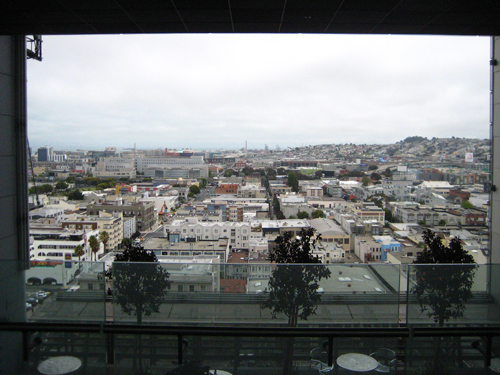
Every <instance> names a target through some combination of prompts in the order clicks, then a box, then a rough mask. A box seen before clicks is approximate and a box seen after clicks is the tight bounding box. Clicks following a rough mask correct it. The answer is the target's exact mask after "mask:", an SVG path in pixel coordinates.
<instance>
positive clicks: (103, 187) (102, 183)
mask: <svg viewBox="0 0 500 375" xmlns="http://www.w3.org/2000/svg"><path fill="white" fill-rule="evenodd" d="M109 187H110V186H109V184H108V183H107V182H101V183H100V184H99V185H97V186H96V189H97V190H104V189H109Z"/></svg>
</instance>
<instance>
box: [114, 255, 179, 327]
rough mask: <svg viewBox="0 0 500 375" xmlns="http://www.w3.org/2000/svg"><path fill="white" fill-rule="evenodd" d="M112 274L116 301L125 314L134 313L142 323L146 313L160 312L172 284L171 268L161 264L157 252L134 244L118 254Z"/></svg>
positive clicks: (148, 314)
mask: <svg viewBox="0 0 500 375" xmlns="http://www.w3.org/2000/svg"><path fill="white" fill-rule="evenodd" d="M132 263H134V264H132ZM137 263H142V264H137ZM108 276H110V277H112V279H113V287H114V293H113V296H114V297H115V300H114V303H116V304H118V305H120V306H121V308H122V311H123V312H124V313H126V314H128V315H134V316H135V317H136V318H137V323H142V319H143V317H144V316H150V315H151V314H152V313H158V312H159V311H160V306H161V304H162V302H163V300H164V297H165V295H166V294H167V288H168V287H169V286H170V282H169V280H168V279H169V273H168V272H167V270H166V269H165V268H164V267H163V266H161V265H160V264H159V263H158V259H157V258H156V255H155V253H154V252H153V251H147V250H144V247H142V246H134V245H130V246H128V247H127V248H126V249H124V250H123V253H120V254H117V255H116V256H115V259H114V262H113V267H112V272H111V273H108Z"/></svg>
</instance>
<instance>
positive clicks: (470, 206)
mask: <svg viewBox="0 0 500 375" xmlns="http://www.w3.org/2000/svg"><path fill="white" fill-rule="evenodd" d="M462 208H465V209H470V208H474V205H473V204H472V203H471V202H470V201H463V202H462Z"/></svg>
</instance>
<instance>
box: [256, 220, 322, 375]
mask: <svg viewBox="0 0 500 375" xmlns="http://www.w3.org/2000/svg"><path fill="white" fill-rule="evenodd" d="M320 239H321V236H320V235H318V236H315V232H314V229H312V228H309V229H302V231H301V232H300V235H299V236H296V235H295V233H293V232H285V233H284V234H283V235H280V236H278V237H277V238H276V246H275V248H274V249H273V250H272V251H271V252H270V254H269V258H270V260H271V261H272V262H275V263H278V265H277V266H276V267H275V268H274V270H273V271H272V274H271V278H270V279H269V294H268V299H267V300H266V301H265V302H263V303H262V304H261V307H262V308H264V309H271V316H272V317H273V318H276V317H277V315H278V314H284V315H285V316H286V317H287V318H288V326H289V327H296V326H297V325H298V320H299V319H301V320H307V318H308V317H309V316H311V315H314V314H315V313H316V306H317V304H318V303H319V301H320V300H321V294H319V293H318V288H319V282H320V281H321V279H327V278H329V277H330V275H331V272H330V270H329V269H328V268H327V267H326V266H324V265H322V264H320V263H321V261H320V260H319V258H318V257H317V256H316V255H314V254H313V250H314V249H315V248H316V243H317V242H318V241H320ZM310 263H312V264H314V265H307V264H310ZM280 264H281V265H280ZM293 343H294V339H293V338H290V339H289V340H288V342H287V350H286V355H285V363H284V368H283V373H284V374H285V375H288V374H290V373H291V370H292V356H293Z"/></svg>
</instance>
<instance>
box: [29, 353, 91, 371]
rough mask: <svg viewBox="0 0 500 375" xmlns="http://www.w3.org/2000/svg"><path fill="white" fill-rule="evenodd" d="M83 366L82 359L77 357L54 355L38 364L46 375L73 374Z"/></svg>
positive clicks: (39, 368)
mask: <svg viewBox="0 0 500 375" xmlns="http://www.w3.org/2000/svg"><path fill="white" fill-rule="evenodd" d="M81 366H82V361H80V360H79V359H78V358H76V357H69V356H64V357H53V358H49V359H47V360H45V361H43V362H42V363H40V364H39V365H38V372H40V373H42V374H45V375H64V374H71V373H72V372H73V371H76V370H78V369H79V368H80V367H81Z"/></svg>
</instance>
